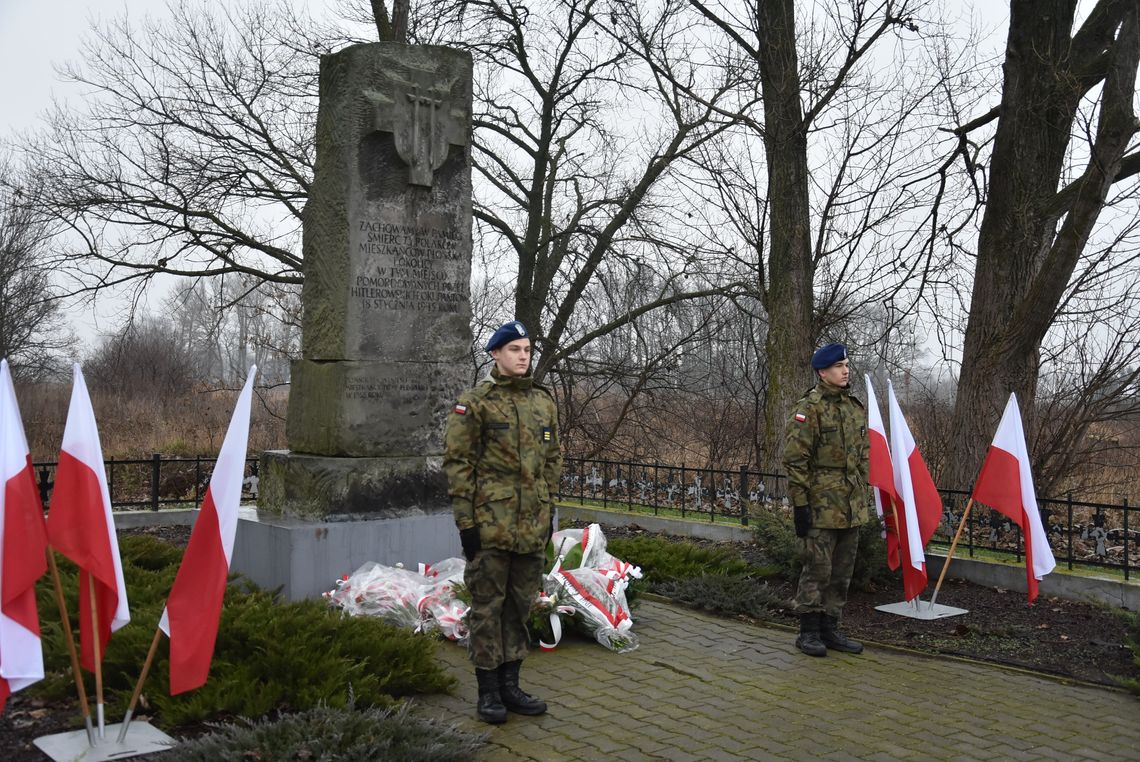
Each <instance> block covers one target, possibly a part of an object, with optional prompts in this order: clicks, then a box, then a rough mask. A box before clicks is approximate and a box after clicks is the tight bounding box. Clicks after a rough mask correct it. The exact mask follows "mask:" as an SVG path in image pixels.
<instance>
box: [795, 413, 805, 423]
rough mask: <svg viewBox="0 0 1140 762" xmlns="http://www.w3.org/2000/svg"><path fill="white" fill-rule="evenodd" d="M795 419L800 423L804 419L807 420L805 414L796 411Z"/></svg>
mask: <svg viewBox="0 0 1140 762" xmlns="http://www.w3.org/2000/svg"><path fill="white" fill-rule="evenodd" d="M796 420H797V421H799V422H800V423H803V422H804V421H806V420H807V416H806V415H804V414H803V413H796Z"/></svg>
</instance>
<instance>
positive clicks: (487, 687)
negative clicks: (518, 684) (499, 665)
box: [475, 667, 507, 725]
mask: <svg viewBox="0 0 1140 762" xmlns="http://www.w3.org/2000/svg"><path fill="white" fill-rule="evenodd" d="M475 679H476V680H478V681H479V704H478V705H477V706H476V708H475V711H476V712H477V713H478V714H479V719H480V720H482V721H483V722H489V723H491V724H492V725H499V724H501V723H504V722H506V721H507V708H506V707H505V706H503V700H502V698H500V696H499V671H498V670H495V669H479V668H478V667H476V668H475Z"/></svg>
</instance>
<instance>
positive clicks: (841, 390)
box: [816, 378, 851, 397]
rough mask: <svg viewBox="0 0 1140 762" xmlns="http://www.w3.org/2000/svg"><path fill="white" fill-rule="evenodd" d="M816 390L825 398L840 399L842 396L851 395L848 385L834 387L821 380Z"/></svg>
mask: <svg viewBox="0 0 1140 762" xmlns="http://www.w3.org/2000/svg"><path fill="white" fill-rule="evenodd" d="M816 388H817V389H819V393H820V394H822V395H823V396H825V397H841V396H844V395H849V394H851V386H850V385H848V386H836V385H835V384H829V383H828V382H826V381H824V380H823V379H822V378H821V379H820V380H819V383H818V384H817V385H816Z"/></svg>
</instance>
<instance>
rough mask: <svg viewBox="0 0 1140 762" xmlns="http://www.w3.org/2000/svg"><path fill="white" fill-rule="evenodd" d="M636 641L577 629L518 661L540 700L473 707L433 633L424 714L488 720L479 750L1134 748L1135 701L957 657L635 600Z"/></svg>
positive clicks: (529, 753)
mask: <svg viewBox="0 0 1140 762" xmlns="http://www.w3.org/2000/svg"><path fill="white" fill-rule="evenodd" d="M634 618H635V623H634V631H635V632H636V633H637V634H638V637H639V638H640V640H641V647H640V648H639V649H638V650H636V651H634V652H632V653H629V654H615V653H612V652H610V651H608V650H607V649H605V648H602V647H601V646H599V645H597V644H595V643H593V642H592V641H586V640H585V639H582V638H580V637H577V636H573V635H571V636H569V637H568V638H567V639H566V640H564V641H563V643H562V645H560V646H559V647H558V649H557V650H555V651H553V652H550V653H540V652H535V653H533V654H532V655H531V657H530V658H528V659H527V661H526V662H525V664H524V665H523V673H522V677H523V679H522V684H523V688H524V689H526V688H529V689H531V692H533V693H535V694H536V695H539V696H541V697H542V698H544V699H545V700H546V702H547V703H548V704H549V706H550V710H549V711H548V713H547V714H546V715H543V716H541V717H521V716H519V715H511V717H510V719H509V720H508V721H507V723H506V724H505V725H501V726H498V727H493V728H492V727H491V726H488V725H484V724H483V723H481V722H479V721H477V720H476V719H475V711H474V698H475V677H474V674H473V671H472V669H471V667H470V663H469V662H468V661H467V659H466V653H465V651H464V649H462V648H460V647H459V646H456V645H455V644H454V643H442V644H441V645H440V656H441V658H442V659H443V660H444V661H445V662H446V663H447V665H448V667H449V669H450V671H451V672H452V673H453V674H454V675H455V676H456V677H457V678H458V679H459V681H460V685H459V688H458V689H457V690H456V691H455V695H453V696H433V697H428V698H427V699H424V700H421V702H420V703H421V705H426V707H427V709H428V711H430V712H431V713H432V714H435V715H437V716H444V717H448V718H455V717H458V718H460V723H461V725H462V726H464V727H466V728H468V729H470V730H475V731H479V732H483V731H489V732H490V744H489V746H488V748H487V751H486V753H485V754H484V755H483V756H482V759H486V760H495V761H496V762H497V761H498V760H542V761H544V760H551V761H552V762H553V761H555V760H557V762H566V761H567V760H603V759H604V760H622V761H623V762H625V761H626V760H629V761H630V762H633V761H634V760H735V759H747V760H815V759H826V760H884V761H886V760H911V759H913V760H918V759H922V760H927V759H940V760H941V759H953V760H1006V759H1013V760H1020V759H1025V760H1040V759H1046V760H1049V759H1054V760H1074V759H1075V760H1084V759H1105V760H1110V759H1111V760H1122V759H1135V760H1140V700H1138V699H1137V698H1135V697H1133V696H1131V695H1130V694H1127V693H1123V692H1119V691H1113V690H1109V689H1104V688H1092V687H1087V686H1084V685H1068V684H1064V683H1061V682H1057V681H1055V680H1050V679H1045V678H1041V677H1037V676H1035V675H1032V674H1027V673H1023V672H1017V671H1011V670H1007V669H1002V668H999V667H993V666H988V665H983V664H978V663H973V662H967V661H960V660H953V659H942V658H930V657H924V656H918V655H913V654H908V653H902V652H899V651H894V650H890V649H885V648H875V647H869V648H868V649H867V650H866V651H865V652H864V653H863V654H862V655H861V656H847V655H843V654H831V655H828V656H827V657H826V658H823V659H813V658H809V657H807V656H803V655H802V654H800V653H799V652H798V651H796V650H795V649H794V648H793V646H792V640H793V639H794V635H793V634H792V633H790V632H787V631H783V630H777V629H768V628H764V627H756V626H752V625H748V624H745V623H742V622H737V621H734V620H729V619H719V618H716V617H710V616H705V615H702V614H699V613H695V612H693V611H691V610H689V609H685V608H680V607H675V606H671V605H667V604H663V603H658V602H655V601H648V600H643V601H642V603H641V605H640V607H639V608H638V609H637V611H636V612H635V615H634Z"/></svg>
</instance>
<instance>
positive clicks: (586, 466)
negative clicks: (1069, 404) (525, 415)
mask: <svg viewBox="0 0 1140 762" xmlns="http://www.w3.org/2000/svg"><path fill="white" fill-rule="evenodd" d="M561 492H562V497H563V499H565V500H577V501H578V502H579V503H580V504H586V503H587V502H589V503H591V504H596V505H598V506H600V507H602V508H609V509H615V510H621V509H625V510H629V511H639V512H646V513H653V514H655V515H661V514H662V513H666V514H668V515H680V517H681V518H687V519H696V520H708V521H712V522H715V521H716V520H717V519H721V520H730V521H733V522H739V523H740V524H742V525H744V526H748V525H749V519H750V517H751V516H755V515H756V513H757V512H758V511H761V510H765V509H767V510H777V509H784V510H789V508H788V501H787V497H786V494H787V481H786V479H785V477H784V475H783V474H771V473H763V472H760V471H753V470H750V469H749V468H747V467H746V466H741V467H740V468H737V469H733V470H726V469H715V468H693V467H688V466H685V465H681V466H670V465H664V464H660V463H633V462H628V461H626V462H619V461H612V460H592V459H584V458H567V459H566V460H565V465H564V468H563V471H562V489H561ZM940 492H941V493H942V509H943V512H942V522H941V523H940V524H939V526H938V529H937V531H936V532H935V534H934V537H933V538H932V540H931V542H933V543H940V544H945V545H948V544H949V543H950V541H951V539H952V538H953V536H954V533H955V532H956V531H957V529H958V525H959V523H960V521H961V517H962V513H963V512H964V511H965V508H966V505H967V503H968V501H969V498H970V493H969V492H966V491H963V490H952V489H944V490H940ZM1037 505H1038V510H1039V511H1040V513H1041V522H1042V525H1043V526H1044V527H1045V528H1046V532H1047V534H1048V537H1049V545H1050V547H1051V548H1052V550H1053V555H1054V557H1055V558H1056V559H1057V563H1058V564H1059V565H1065V566H1067V568H1069V569H1073V568H1074V567H1075V566H1084V567H1103V568H1107V569H1119V570H1122V571H1123V572H1124V578H1125V579H1129V577H1130V574H1131V571H1132V570H1133V569H1134V568H1136V566H1137V564H1140V526H1137V517H1136V516H1135V515H1134V509H1133V508H1131V507H1130V506H1129V504H1128V501H1127V500H1124V501H1123V502H1122V503H1120V504H1109V503H1095V502H1089V501H1082V500H1074V499H1073V497H1072V495H1068V496H1066V497H1064V498H1042V497H1038V498H1037ZM1023 548H1024V544H1023V541H1022V537H1021V530H1020V528H1019V527H1017V526H1016V525H1015V524H1013V522H1011V521H1010V520H1009V519H1008V518H1007V517H1006V516H1004V515H1002V514H1001V513H998V512H997V511H993V510H991V509H989V508H987V507H984V506H981V505H979V504H977V503H975V504H974V506H973V507H972V508H971V509H970V516H969V519H968V521H967V522H966V526H965V528H964V529H963V532H962V537H961V538H960V539H959V541H958V549H957V550H956V551H955V552H956V554H965V555H967V556H968V557H971V558H972V557H976V556H979V555H985V554H986V553H994V554H998V555H1004V556H1014V557H1015V558H1016V559H1018V560H1020V559H1021V557H1022V553H1023Z"/></svg>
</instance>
